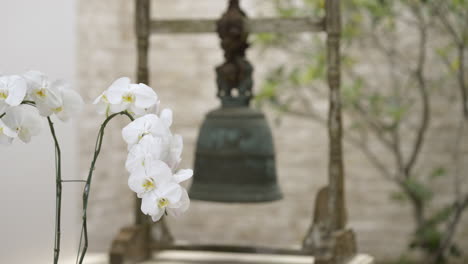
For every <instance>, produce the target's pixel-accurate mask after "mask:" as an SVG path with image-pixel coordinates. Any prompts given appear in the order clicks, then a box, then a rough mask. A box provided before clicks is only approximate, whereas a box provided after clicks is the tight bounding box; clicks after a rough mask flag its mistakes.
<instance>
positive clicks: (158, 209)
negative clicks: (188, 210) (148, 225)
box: [141, 182, 187, 222]
mask: <svg viewBox="0 0 468 264" xmlns="http://www.w3.org/2000/svg"><path fill="white" fill-rule="evenodd" d="M183 195H184V188H182V187H181V186H180V185H179V184H177V183H175V182H167V183H164V184H162V185H161V186H160V187H159V188H157V189H155V190H154V191H152V192H150V193H148V194H146V195H144V196H143V199H142V202H141V211H142V212H143V213H144V214H146V215H150V216H151V218H152V219H153V221H155V222H156V221H158V220H159V219H161V217H162V216H163V215H164V213H165V212H166V211H167V212H168V213H171V214H173V215H178V214H179V212H177V211H173V210H174V209H177V208H181V207H182V206H185V207H186V204H187V203H186V202H184V203H183V204H181V200H182V197H183Z"/></svg>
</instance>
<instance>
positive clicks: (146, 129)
mask: <svg viewBox="0 0 468 264" xmlns="http://www.w3.org/2000/svg"><path fill="white" fill-rule="evenodd" d="M168 111H170V110H168ZM147 135H151V136H153V137H154V138H157V139H159V140H161V142H162V144H169V142H170V140H171V137H172V135H171V131H170V129H169V126H168V120H166V119H161V118H159V117H158V116H157V115H155V114H148V115H144V116H142V117H140V118H137V119H135V120H134V121H133V122H131V123H130V124H128V125H127V126H126V127H124V128H123V129H122V137H123V139H124V140H125V142H127V144H128V147H129V149H130V148H131V147H132V146H133V145H135V144H137V143H138V142H139V141H140V140H141V139H142V138H143V137H144V136H147Z"/></svg>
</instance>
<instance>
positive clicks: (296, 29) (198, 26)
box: [151, 18, 325, 34]
mask: <svg viewBox="0 0 468 264" xmlns="http://www.w3.org/2000/svg"><path fill="white" fill-rule="evenodd" d="M216 21H217V20H215V19H178V20H153V21H151V33H153V34H201V33H214V32H216ZM248 25H249V28H250V32H251V33H302V32H321V31H324V30H325V24H324V22H323V20H314V19H312V18H256V19H249V20H248Z"/></svg>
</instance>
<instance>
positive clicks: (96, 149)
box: [76, 111, 134, 264]
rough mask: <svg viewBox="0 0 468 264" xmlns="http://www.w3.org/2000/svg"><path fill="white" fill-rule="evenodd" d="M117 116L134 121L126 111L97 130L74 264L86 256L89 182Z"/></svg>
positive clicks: (84, 194)
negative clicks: (110, 123) (110, 124)
mask: <svg viewBox="0 0 468 264" xmlns="http://www.w3.org/2000/svg"><path fill="white" fill-rule="evenodd" d="M117 115H126V116H128V118H130V120H131V121H133V120H134V118H133V116H132V115H130V114H129V113H128V112H127V111H123V112H119V113H115V114H112V115H110V116H108V117H107V118H106V119H105V120H104V122H103V123H102V125H101V128H100V129H99V133H98V136H97V139H96V145H95V147H94V156H93V160H92V161H91V166H90V168H89V172H88V178H87V179H86V185H85V187H84V190H83V219H82V221H83V222H82V227H81V236H80V242H79V248H78V254H77V256H76V262H77V263H79V264H82V263H83V260H84V257H85V255H86V251H87V250H88V225H87V210H88V198H89V192H90V190H91V181H92V178H93V172H94V169H95V165H96V161H97V158H98V157H99V153H100V152H101V146H102V140H103V138H104V130H105V128H106V126H107V124H108V123H109V121H111V120H112V119H113V118H114V117H116V116H117ZM82 242H83V245H82ZM82 246H83V248H82ZM81 249H82V250H81ZM80 251H81V252H80Z"/></svg>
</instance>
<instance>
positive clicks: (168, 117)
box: [160, 108, 172, 127]
mask: <svg viewBox="0 0 468 264" xmlns="http://www.w3.org/2000/svg"><path fill="white" fill-rule="evenodd" d="M160 118H161V121H163V123H164V124H165V125H166V126H167V127H170V126H171V125H172V110H171V109H169V108H165V109H163V110H162V111H161V114H160Z"/></svg>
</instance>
